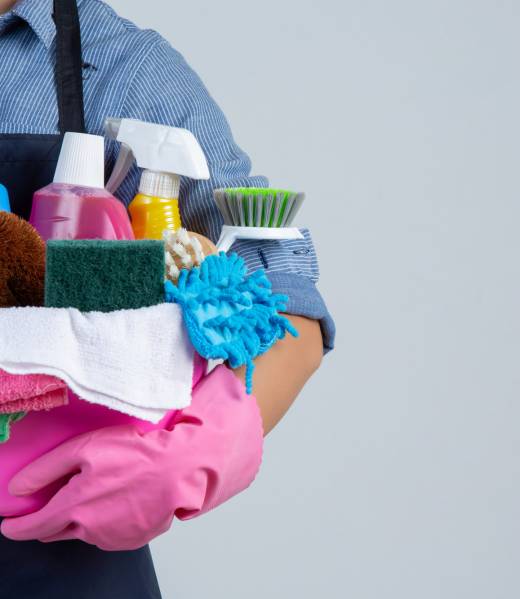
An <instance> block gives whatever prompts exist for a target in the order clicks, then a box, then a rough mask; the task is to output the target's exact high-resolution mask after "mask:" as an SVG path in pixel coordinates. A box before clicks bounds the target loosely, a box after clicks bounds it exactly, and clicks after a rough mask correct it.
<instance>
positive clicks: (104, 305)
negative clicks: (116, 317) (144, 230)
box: [45, 239, 165, 312]
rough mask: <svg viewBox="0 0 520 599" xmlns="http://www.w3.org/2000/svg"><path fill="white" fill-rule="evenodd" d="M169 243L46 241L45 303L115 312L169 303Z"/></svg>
mask: <svg viewBox="0 0 520 599" xmlns="http://www.w3.org/2000/svg"><path fill="white" fill-rule="evenodd" d="M164 273H165V263H164V243H163V242H162V241H158V240H140V241H105V240H100V239H89V240H67V241H57V240H56V241H49V242H47V265H46V271H45V306H47V307H49V308H77V309H78V310H81V311H82V312H93V311H96V312H111V311H113V310H126V309H133V308H143V307H147V306H153V305H156V304H160V303H162V302H164Z"/></svg>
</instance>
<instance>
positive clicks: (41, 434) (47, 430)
mask: <svg viewBox="0 0 520 599" xmlns="http://www.w3.org/2000/svg"><path fill="white" fill-rule="evenodd" d="M206 367H207V363H206V361H205V360H204V359H202V358H201V357H200V356H199V355H198V354H197V355H196V356H195V362H194V374H193V385H194V386H195V385H196V384H197V383H198V382H199V381H200V379H201V378H202V377H203V376H204V374H205V372H206ZM175 415H176V412H175V411H173V412H171V413H169V414H168V415H167V416H166V417H165V418H163V420H161V422H159V423H158V424H151V423H150V422H146V421H144V420H140V419H138V418H134V417H132V416H127V415H126V414H122V413H121V412H116V411H115V410H110V409H109V408H105V407H103V406H98V405H94V404H91V403H88V402H86V401H81V400H80V399H79V398H78V397H77V395H75V394H74V393H72V392H71V391H69V403H68V405H66V406H63V407H62V408H59V409H57V410H51V411H49V412H47V411H42V412H31V413H29V414H27V416H26V417H25V418H23V419H22V420H20V422H17V423H16V425H15V426H13V427H12V429H11V436H10V439H9V441H8V442H7V443H3V444H0V516H21V515H22V514H29V513H31V512H34V511H36V510H39V509H40V508H42V507H43V506H44V505H45V504H46V503H47V501H48V500H49V498H50V497H52V494H53V493H54V491H55V489H54V488H53V487H52V486H51V487H50V488H48V489H42V490H41V491H39V492H38V493H35V494H33V495H28V496H24V497H15V496H13V495H11V493H9V491H8V489H7V486H8V483H9V481H10V480H11V478H12V477H13V476H14V475H15V474H16V473H17V472H19V471H20V470H21V469H22V468H24V467H25V466H27V464H30V463H31V462H33V461H34V460H36V459H37V458H39V457H40V456H42V455H44V454H45V453H47V452H48V451H51V450H52V449H54V448H55V447H58V446H59V445H60V444H61V443H64V442H65V441H68V440H69V439H72V438H73V437H76V436H78V435H81V434H83V433H87V432H89V431H95V430H98V429H101V428H104V427H108V426H120V425H126V424H133V425H134V426H135V427H137V430H139V431H140V432H143V433H145V432H148V431H151V430H154V429H161V428H167V427H168V426H169V425H170V424H171V422H172V419H173V418H174V417H175Z"/></svg>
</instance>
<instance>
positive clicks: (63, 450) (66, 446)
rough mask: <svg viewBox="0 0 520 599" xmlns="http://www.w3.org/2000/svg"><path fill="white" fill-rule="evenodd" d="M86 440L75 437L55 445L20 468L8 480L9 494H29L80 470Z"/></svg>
mask: <svg viewBox="0 0 520 599" xmlns="http://www.w3.org/2000/svg"><path fill="white" fill-rule="evenodd" d="M85 442H86V440H85V439H84V438H83V436H82V437H77V438H76V439H72V440H70V441H67V442H65V443H63V444H62V445H60V446H59V447H56V448H55V449H53V450H51V451H49V452H48V453H46V454H44V455H43V456H41V457H40V458H38V459H36V460H35V461H34V462H31V463H30V464H28V465H27V466H25V468H23V469H22V470H20V472H18V473H17V474H15V475H14V476H13V478H12V479H11V480H10V481H9V484H8V490H9V493H11V495H19V496H20V495H31V494H32V493H35V492H36V491H39V490H40V489H43V488H44V487H46V486H47V485H50V484H51V483H54V482H56V481H58V480H59V479H61V478H63V477H65V476H67V475H70V474H73V473H74V472H77V471H79V470H81V464H82V456H81V454H80V450H81V448H82V447H84V445H85Z"/></svg>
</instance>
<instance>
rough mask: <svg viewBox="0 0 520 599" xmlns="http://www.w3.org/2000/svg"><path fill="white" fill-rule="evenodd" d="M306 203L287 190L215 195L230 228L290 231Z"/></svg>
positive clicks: (234, 190)
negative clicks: (244, 227) (270, 228)
mask: <svg viewBox="0 0 520 599" xmlns="http://www.w3.org/2000/svg"><path fill="white" fill-rule="evenodd" d="M303 199H304V195H303V194H298V193H294V192H292V191H288V190H286V189H270V188H264V187H237V188H231V187H228V188H226V189H221V190H216V191H215V200H216V202H217V204H218V207H219V209H220V211H221V212H222V215H223V216H224V220H225V222H226V224H228V225H236V226H247V227H252V226H261V227H276V228H280V227H287V226H289V225H290V224H291V222H292V219H293V218H294V216H295V215H296V213H297V212H298V210H299V208H300V207H301V205H302V203H303ZM257 216H258V218H257Z"/></svg>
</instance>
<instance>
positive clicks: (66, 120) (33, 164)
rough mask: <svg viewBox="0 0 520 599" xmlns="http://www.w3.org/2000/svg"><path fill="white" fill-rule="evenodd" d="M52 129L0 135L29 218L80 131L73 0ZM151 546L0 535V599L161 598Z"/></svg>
mask: <svg viewBox="0 0 520 599" xmlns="http://www.w3.org/2000/svg"><path fill="white" fill-rule="evenodd" d="M54 20H55V23H56V68H55V78H56V91H57V99H58V112H59V130H60V134H59V135H24V134H21V135H20V134H17V135H4V134H0V182H2V183H3V184H4V185H5V186H6V187H7V189H8V190H9V195H10V199H11V209H12V211H13V212H14V213H16V214H18V215H20V216H22V217H24V218H29V215H30V212H31V203H32V196H33V193H34V192H35V191H36V190H37V189H40V188H41V187H44V186H45V185H47V184H49V183H50V182H51V181H52V179H53V176H54V170H55V167H56V163H57V160H58V156H59V152H60V148H61V142H62V138H63V135H64V133H65V132H66V131H75V132H83V131H84V130H85V121H84V110H83V80H82V59H81V34H80V26H79V17H78V8H77V5H76V1H75V0H55V1H54ZM160 596H161V594H160V591H159V587H158V584H157V578H156V575H155V571H154V567H153V563H152V558H151V555H150V550H149V548H148V547H144V548H142V549H139V550H137V551H121V552H104V551H101V550H100V549H97V548H96V547H93V546H91V545H87V544H85V543H82V542H80V541H63V542H60V543H48V544H44V543H39V542H38V541H34V542H32V541H31V542H15V541H10V540H8V539H6V538H4V537H1V536H0V599H13V598H16V599H160Z"/></svg>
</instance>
